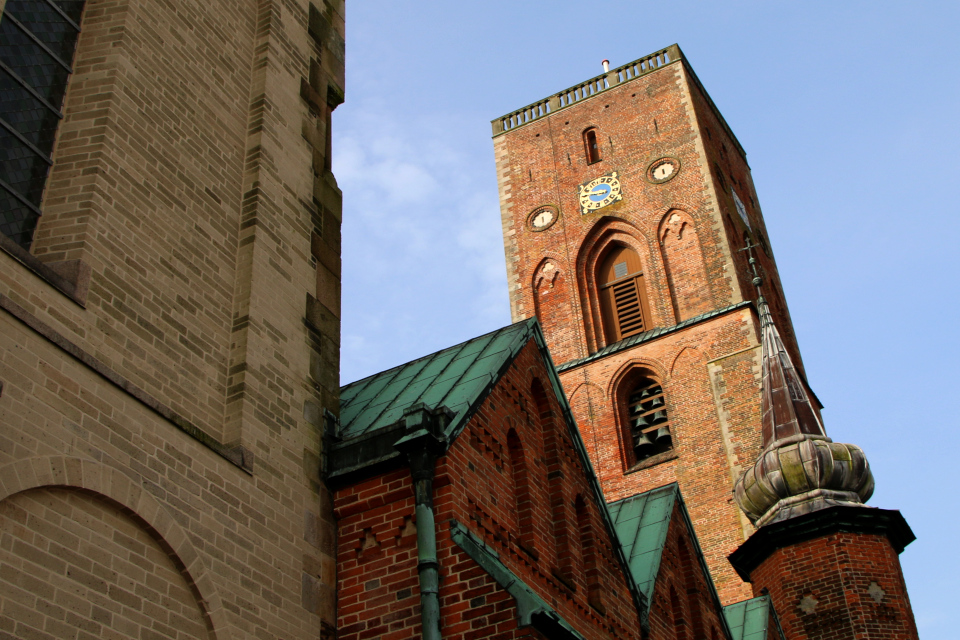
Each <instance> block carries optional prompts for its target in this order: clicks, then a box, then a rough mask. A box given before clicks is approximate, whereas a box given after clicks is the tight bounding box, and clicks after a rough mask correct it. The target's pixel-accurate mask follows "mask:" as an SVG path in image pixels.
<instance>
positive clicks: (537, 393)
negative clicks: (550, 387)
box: [530, 378, 573, 582]
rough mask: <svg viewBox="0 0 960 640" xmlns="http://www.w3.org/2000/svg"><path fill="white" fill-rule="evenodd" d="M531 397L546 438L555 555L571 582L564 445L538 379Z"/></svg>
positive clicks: (562, 571) (545, 446)
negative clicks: (563, 458) (564, 484)
mask: <svg viewBox="0 0 960 640" xmlns="http://www.w3.org/2000/svg"><path fill="white" fill-rule="evenodd" d="M530 395H531V396H533V401H534V405H535V407H536V415H535V418H536V421H537V425H538V426H539V427H540V431H541V433H542V434H543V445H544V454H545V455H544V462H545V463H546V467H547V478H546V486H547V492H548V493H549V495H550V513H551V515H552V518H551V521H550V527H551V532H552V533H553V547H554V550H555V552H556V558H555V559H556V569H557V571H558V572H559V574H558V575H559V577H560V578H562V579H563V580H566V581H567V582H571V577H572V575H571V574H572V569H573V563H572V552H571V549H570V530H569V527H568V523H567V510H568V508H569V507H568V505H567V502H566V501H565V500H564V492H563V476H564V474H563V460H562V456H561V455H560V446H561V443H560V442H559V440H558V434H557V427H556V424H555V423H554V420H553V411H551V410H550V401H549V400H548V399H547V394H546V391H545V390H544V388H543V384H542V383H541V382H540V380H539V378H534V379H533V382H531V383H530Z"/></svg>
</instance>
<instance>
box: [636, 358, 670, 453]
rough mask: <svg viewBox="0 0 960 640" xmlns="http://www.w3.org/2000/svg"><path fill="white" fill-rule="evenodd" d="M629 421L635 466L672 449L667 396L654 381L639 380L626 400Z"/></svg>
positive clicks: (642, 378) (658, 383)
mask: <svg viewBox="0 0 960 640" xmlns="http://www.w3.org/2000/svg"><path fill="white" fill-rule="evenodd" d="M627 420H628V421H629V430H630V443H631V445H632V446H633V458H634V459H633V463H634V464H635V463H638V462H643V461H644V460H647V459H649V458H652V457H653V456H656V455H660V454H662V453H667V452H668V451H670V450H672V449H673V435H672V434H671V433H670V417H669V416H668V415H667V400H666V396H665V395H664V393H663V386H662V385H661V384H660V382H659V381H658V380H656V379H655V378H652V377H648V376H641V377H639V378H637V379H636V381H635V382H634V385H633V389H632V391H631V392H630V394H629V395H628V396H627Z"/></svg>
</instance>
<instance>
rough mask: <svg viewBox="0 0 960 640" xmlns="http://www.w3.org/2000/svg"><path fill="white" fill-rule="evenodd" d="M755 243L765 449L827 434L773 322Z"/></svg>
mask: <svg viewBox="0 0 960 640" xmlns="http://www.w3.org/2000/svg"><path fill="white" fill-rule="evenodd" d="M754 246H755V245H753V244H749V243H748V244H747V246H746V247H745V248H746V249H747V250H748V251H750V254H751V255H750V260H749V264H750V270H751V271H753V286H755V287H756V288H757V312H758V313H759V315H760V334H761V341H762V344H763V352H762V353H763V355H762V356H761V358H762V361H763V365H762V371H763V374H762V382H761V393H762V405H761V406H762V408H761V425H762V432H763V446H764V448H766V447H768V446H770V445H771V444H773V443H774V442H775V441H777V440H782V439H784V438H789V437H790V436H798V435H801V434H807V435H811V436H826V435H827V434H826V432H825V431H824V430H823V423H822V422H820V416H819V415H817V412H816V410H814V408H813V403H812V402H810V396H809V395H807V390H806V386H805V385H804V384H803V381H802V380H801V379H800V374H799V373H797V369H796V367H794V366H793V361H792V360H790V354H789V353H787V350H786V348H784V346H783V341H782V340H781V339H780V333H779V332H778V331H777V325H776V324H774V322H773V315H772V314H771V313H770V307H769V306H768V305H767V301H766V299H765V298H764V297H763V290H762V285H763V278H762V277H761V276H760V274H759V273H758V271H757V259H756V258H754V257H753V248H754Z"/></svg>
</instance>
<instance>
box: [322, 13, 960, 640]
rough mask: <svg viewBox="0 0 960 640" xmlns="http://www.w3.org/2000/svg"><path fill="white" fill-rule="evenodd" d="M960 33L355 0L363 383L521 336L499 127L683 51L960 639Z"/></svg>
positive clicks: (884, 503)
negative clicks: (607, 74) (549, 101)
mask: <svg viewBox="0 0 960 640" xmlns="http://www.w3.org/2000/svg"><path fill="white" fill-rule="evenodd" d="M957 24H960V4H957V3H950V2H912V3H910V4H909V5H908V4H907V3H902V2H901V3H894V2H882V1H872V2H857V1H848V2H843V3H837V2H830V3H828V2H804V3H788V2H775V1H772V0H771V1H766V2H760V1H756V2H748V1H728V2H707V1H703V2H684V1H682V0H676V1H675V2H672V3H650V2H646V3H638V2H616V1H610V2H605V3H572V2H562V1H558V0H554V1H552V2H511V3H505V2H497V1H489V0H488V1H485V2H476V1H472V0H470V1H467V0H464V1H461V2H449V1H448V2H436V1H425V2H416V3H413V2H408V3H401V2H386V1H377V0H362V1H357V2H351V3H349V4H348V7H347V88H346V98H347V101H346V103H345V104H344V105H343V106H341V107H340V108H338V109H337V111H336V113H335V114H334V171H335V173H336V175H337V178H338V181H339V184H340V187H341V188H342V189H343V191H344V229H343V233H344V256H343V265H344V276H343V299H344V308H343V345H342V347H343V355H342V358H343V362H342V369H341V380H342V381H343V382H350V381H353V380H356V379H358V378H361V377H363V376H366V375H369V374H371V373H375V372H377V371H380V370H383V369H386V368H389V367H391V366H394V365H397V364H400V363H402V362H406V361H408V360H410V359H413V358H416V357H418V356H421V355H424V354H426V353H430V352H432V351H435V350H437V349H441V348H444V347H447V346H450V345H452V344H455V343H457V342H460V341H462V340H466V339H468V338H471V337H473V336H476V335H479V334H481V333H484V332H486V331H489V330H492V329H495V328H498V327H500V326H503V325H505V324H508V323H509V321H510V317H509V309H508V305H507V295H506V274H505V268H504V260H503V248H502V241H501V236H500V222H499V208H498V202H497V187H496V176H495V173H494V165H493V152H492V149H493V147H492V142H491V140H490V134H491V132H490V124H489V123H490V120H492V119H493V118H495V117H497V116H500V115H503V114H505V113H507V112H509V111H512V110H514V109H517V108H519V107H521V106H524V105H526V104H529V103H531V102H533V101H535V100H538V99H540V98H544V97H546V96H548V95H550V94H552V93H555V92H557V91H559V90H561V89H564V88H566V87H568V86H570V85H573V84H575V83H577V82H580V81H582V80H585V79H587V78H589V77H592V76H594V75H597V74H598V73H600V71H601V68H600V61H601V60H603V59H604V58H608V59H609V60H610V62H611V65H612V66H618V65H621V64H625V63H626V62H629V61H631V60H634V59H636V58H639V57H641V56H643V55H645V54H647V53H651V52H653V51H655V50H657V49H660V48H662V47H664V46H667V45H669V44H672V43H674V42H676V43H679V44H680V46H681V48H682V49H683V51H684V53H685V55H686V56H687V58H688V59H689V60H690V62H691V64H692V65H693V67H694V69H695V70H696V72H697V75H698V76H699V77H700V79H701V80H702V82H703V83H704V85H705V86H706V88H707V90H708V91H709V93H710V95H711V97H712V98H713V100H714V102H715V103H716V104H717V106H718V107H719V108H720V110H721V112H722V113H723V114H724V116H725V118H726V120H727V122H728V123H729V124H730V126H731V128H732V129H733V130H734V132H735V133H736V135H737V137H738V138H739V140H740V142H741V143H742V144H743V146H744V148H745V149H746V150H747V159H748V161H749V163H750V166H751V167H752V170H753V177H754V182H755V184H756V187H757V191H758V195H759V200H760V204H761V206H762V208H763V212H764V216H765V219H766V222H767V227H768V230H769V236H770V243H771V245H772V248H773V251H774V253H775V255H776V258H777V263H778V266H779V269H780V275H781V278H782V281H783V285H784V289H785V292H786V295H787V300H788V303H789V306H790V311H791V314H792V316H793V320H794V324H795V328H796V331H797V335H798V338H799V341H800V347H801V350H802V352H803V358H804V363H805V365H806V369H807V373H808V376H809V379H810V383H811V385H812V386H813V388H814V390H815V391H816V393H817V395H818V396H819V397H820V399H821V400H822V401H823V403H824V405H825V407H826V409H825V411H824V420H825V423H826V427H827V431H828V433H829V434H830V435H831V436H832V437H833V438H834V439H836V440H839V441H843V442H850V443H854V444H857V445H860V446H861V447H863V449H864V450H865V451H866V453H867V456H868V458H869V460H870V462H871V464H872V465H873V468H874V474H875V476H876V479H877V492H876V494H875V496H874V498H873V499H872V500H871V504H872V505H874V506H878V507H883V508H891V509H900V510H901V511H902V512H903V514H904V516H905V517H906V518H907V521H908V522H909V523H910V525H911V526H912V528H913V530H914V532H915V533H916V534H917V537H918V540H917V541H916V542H914V543H913V544H912V545H911V546H910V547H908V548H907V550H906V551H905V552H904V553H903V555H902V556H901V561H902V563H903V566H904V571H905V574H906V578H907V585H908V588H909V590H910V596H911V600H912V602H913V607H914V613H915V615H916V617H917V623H918V627H919V629H920V634H921V637H923V638H925V639H926V640H931V639H939V638H943V639H947V638H953V637H955V629H954V628H953V624H952V620H951V619H952V617H953V616H952V607H954V606H955V602H956V600H957V596H958V595H960V593H958V591H960V590H958V588H957V586H956V584H957V583H956V580H955V578H954V577H955V576H956V575H958V574H960V553H958V552H957V550H956V546H955V544H954V540H953V530H954V529H955V528H956V527H957V525H958V517H957V515H956V512H957V508H956V507H957V505H958V504H960V500H958V497H957V494H956V493H955V492H950V490H951V489H952V488H953V487H955V486H956V483H955V482H951V481H952V480H953V478H952V477H948V476H947V474H948V473H949V472H950V471H952V470H953V467H954V466H956V464H957V463H956V461H955V460H956V457H957V451H958V450H960V436H958V427H960V425H958V420H957V417H956V416H957V412H956V411H954V410H951V409H952V407H953V405H954V404H955V394H957V391H956V389H957V385H958V375H957V362H958V355H960V353H958V352H960V348H958V343H960V340H958V338H957V332H956V330H955V327H956V324H957V322H956V319H955V318H956V317H957V315H958V313H960V308H958V307H960V304H958V294H960V285H958V277H957V272H958V267H960V258H958V250H957V249H956V248H955V247H956V239H957V236H958V232H960V222H958V213H960V212H958V208H960V207H958V205H957V187H958V186H960V180H958V178H957V176H958V172H960V155H958V153H957V147H958V143H960V135H958V124H957V123H958V120H960V82H958V75H960V74H958V71H957V69H958V67H960V39H958V38H957V37H956V35H955V33H954V32H955V30H956V25H957ZM940 488H943V489H942V491H941V490H940ZM951 505H953V506H951Z"/></svg>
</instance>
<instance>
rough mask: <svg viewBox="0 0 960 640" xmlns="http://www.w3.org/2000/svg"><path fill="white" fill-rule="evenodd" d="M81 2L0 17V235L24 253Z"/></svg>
mask: <svg viewBox="0 0 960 640" xmlns="http://www.w3.org/2000/svg"><path fill="white" fill-rule="evenodd" d="M83 5H84V2H83V0H55V1H49V2H48V1H46V0H43V1H41V0H7V3H6V5H5V6H4V10H3V15H2V17H0V233H2V234H3V235H5V236H8V237H9V238H11V239H12V240H13V241H14V242H16V243H17V244H18V245H20V246H21V247H23V248H24V249H29V248H30V244H31V242H32V241H33V232H34V230H35V229H36V226H37V220H38V218H39V217H40V201H41V199H42V198H43V189H44V186H45V184H46V181H47V173H48V172H49V169H50V165H52V164H53V162H52V160H51V159H50V156H51V153H52V152H53V143H54V139H55V137H56V133H57V126H58V125H59V123H60V120H61V119H62V118H63V114H62V113H61V112H60V108H61V107H62V105H63V97H64V94H65V93H66V90H67V79H68V78H69V76H70V74H71V73H72V71H73V69H72V64H73V54H74V49H75V48H76V45H77V37H78V36H79V33H80V26H79V22H80V15H81V13H82V12H83Z"/></svg>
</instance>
